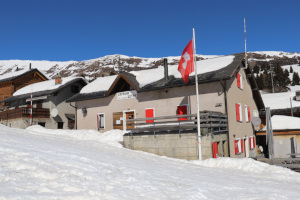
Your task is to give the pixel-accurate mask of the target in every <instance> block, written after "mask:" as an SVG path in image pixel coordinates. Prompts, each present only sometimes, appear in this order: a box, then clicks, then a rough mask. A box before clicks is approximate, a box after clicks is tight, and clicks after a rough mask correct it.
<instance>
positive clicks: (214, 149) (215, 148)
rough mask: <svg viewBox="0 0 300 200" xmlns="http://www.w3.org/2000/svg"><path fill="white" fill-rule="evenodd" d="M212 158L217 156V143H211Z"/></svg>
mask: <svg viewBox="0 0 300 200" xmlns="http://www.w3.org/2000/svg"><path fill="white" fill-rule="evenodd" d="M213 158H218V143H217V142H214V143H213Z"/></svg>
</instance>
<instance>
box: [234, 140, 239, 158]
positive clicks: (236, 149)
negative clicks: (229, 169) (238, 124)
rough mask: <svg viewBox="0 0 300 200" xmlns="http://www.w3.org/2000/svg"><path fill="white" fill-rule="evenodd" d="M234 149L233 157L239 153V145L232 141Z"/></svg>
mask: <svg viewBox="0 0 300 200" xmlns="http://www.w3.org/2000/svg"><path fill="white" fill-rule="evenodd" d="M234 149H235V155H236V154H238V153H239V144H238V140H234Z"/></svg>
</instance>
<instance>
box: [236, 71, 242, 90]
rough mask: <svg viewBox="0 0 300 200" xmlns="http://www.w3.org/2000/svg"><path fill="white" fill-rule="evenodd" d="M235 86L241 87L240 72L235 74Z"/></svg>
mask: <svg viewBox="0 0 300 200" xmlns="http://www.w3.org/2000/svg"><path fill="white" fill-rule="evenodd" d="M236 80H237V86H238V87H239V88H241V75H240V73H237V74H236Z"/></svg>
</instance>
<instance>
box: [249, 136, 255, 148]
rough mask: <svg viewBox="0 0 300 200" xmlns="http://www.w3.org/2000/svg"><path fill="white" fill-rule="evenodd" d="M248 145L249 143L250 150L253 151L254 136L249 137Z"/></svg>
mask: <svg viewBox="0 0 300 200" xmlns="http://www.w3.org/2000/svg"><path fill="white" fill-rule="evenodd" d="M249 143H250V150H253V149H254V147H255V137H254V136H250V137H249Z"/></svg>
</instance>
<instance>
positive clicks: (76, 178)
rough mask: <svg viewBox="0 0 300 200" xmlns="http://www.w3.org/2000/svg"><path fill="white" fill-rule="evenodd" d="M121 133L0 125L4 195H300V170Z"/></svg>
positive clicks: (0, 171)
mask: <svg viewBox="0 0 300 200" xmlns="http://www.w3.org/2000/svg"><path fill="white" fill-rule="evenodd" d="M122 134H123V133H122V132H121V131H117V130H113V131H110V132H106V133H99V132H97V131H94V130H78V131H71V130H48V129H44V128H42V127H39V126H33V127H31V128H29V129H27V130H22V129H12V128H9V127H6V126H3V125H0V199H1V200H2V199H26V200H29V199H72V200H74V199H78V200H79V199H80V200H82V199H297V198H299V195H300V190H299V185H300V174H299V173H296V172H293V171H290V170H288V169H284V168H281V167H276V166H270V165H268V164H265V163H260V162H257V161H254V160H252V159H231V158H218V159H209V160H205V161H185V160H178V159H172V158H167V157H160V156H156V155H153V154H148V153H145V152H139V151H132V150H129V149H125V148H123V147H122V146H121V145H120V143H119V142H118V141H121V140H122Z"/></svg>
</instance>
